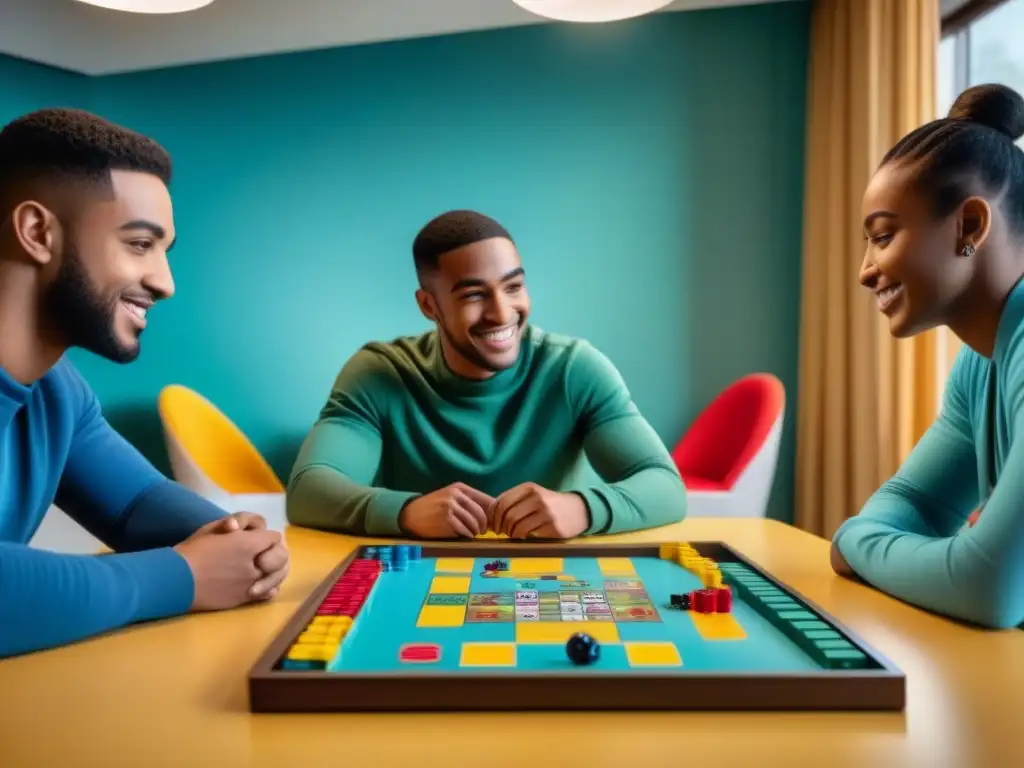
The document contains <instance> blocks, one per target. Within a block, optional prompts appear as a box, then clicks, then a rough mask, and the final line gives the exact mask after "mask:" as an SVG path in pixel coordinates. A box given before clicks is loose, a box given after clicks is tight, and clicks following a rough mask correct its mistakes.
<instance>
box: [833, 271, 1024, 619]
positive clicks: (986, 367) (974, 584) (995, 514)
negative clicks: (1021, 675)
mask: <svg viewBox="0 0 1024 768" xmlns="http://www.w3.org/2000/svg"><path fill="white" fill-rule="evenodd" d="M978 508H983V512H982V513H981V515H980V517H979V519H978V521H977V523H976V524H975V525H973V526H971V527H967V526H965V523H966V521H967V518H968V516H969V515H970V514H971V512H973V511H974V510H975V509H978ZM833 541H834V544H835V546H837V547H838V549H839V551H840V552H841V553H842V555H843V557H844V558H845V559H846V562H847V563H848V564H849V566H850V568H852V569H853V571H854V572H855V573H856V574H857V575H858V576H859V577H860V578H862V579H864V580H865V581H866V582H868V583H869V584H871V585H873V586H875V587H876V588H878V589H880V590H883V591H885V592H887V593H889V594H891V595H893V596H894V597H897V598H900V599H902V600H904V601H906V602H909V603H911V604H914V605H916V606H919V607H921V608H924V609H926V610H930V611H933V612H935V613H939V614H943V615H946V616H950V617H953V618H956V619H960V620H964V621H968V622H971V623H974V624H978V625H981V626H984V627H990V628H1009V627H1017V626H1020V625H1021V624H1022V622H1024V282H1022V283H1019V284H1018V285H1017V287H1016V288H1015V289H1014V290H1013V291H1012V292H1011V294H1010V296H1009V297H1008V299H1007V302H1006V305H1005V307H1004V309H1003V313H1002V316H1001V318H1000V322H999V326H998V330H997V336H996V344H995V348H994V350H993V355H992V358H991V359H989V358H987V357H985V356H983V355H980V354H978V353H977V352H975V351H974V350H972V349H970V348H968V347H966V346H965V347H964V348H963V349H962V350H961V352H960V354H959V355H958V356H957V359H956V361H955V363H954V365H953V369H952V372H951V373H950V376H949V379H948V381H947V384H946V391H945V394H944V396H943V402H942V407H941V410H940V414H939V416H938V418H937V419H936V421H935V423H934V424H933V425H932V426H931V427H930V428H929V429H928V431H927V432H926V433H925V435H924V437H923V438H922V439H921V440H920V442H919V443H918V444H917V446H916V447H915V448H914V450H913V452H912V453H911V455H910V456H909V457H908V458H907V460H906V462H905V463H904V464H903V466H902V467H901V468H900V469H899V471H898V472H897V473H896V475H894V476H893V477H892V479H890V480H889V481H888V482H886V483H885V484H884V485H883V486H882V487H881V488H880V489H879V490H878V491H877V492H876V493H875V494H874V495H873V496H872V497H871V498H870V499H869V500H868V502H867V504H866V505H865V506H864V508H863V509H862V510H861V512H860V514H858V515H857V516H855V517H853V518H850V519H849V520H847V521H846V522H845V523H843V525H842V526H841V527H840V528H839V530H838V531H837V532H836V534H835V537H834V539H833Z"/></svg>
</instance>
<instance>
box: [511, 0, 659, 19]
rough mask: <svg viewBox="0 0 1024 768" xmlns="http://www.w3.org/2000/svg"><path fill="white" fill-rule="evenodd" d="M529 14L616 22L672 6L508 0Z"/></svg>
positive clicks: (609, 0) (647, 1)
mask: <svg viewBox="0 0 1024 768" xmlns="http://www.w3.org/2000/svg"><path fill="white" fill-rule="evenodd" d="M512 2H513V3H515V4H516V5H518V6H519V7H521V8H525V9H526V10H528V11H530V13H535V14H537V15H538V16H544V17H545V18H548V19H555V20H557V21H582V22H595V21H619V20H621V19H631V18H633V17H635V16H643V15H644V14H646V13H653V12H654V11H658V10H661V9H662V8H666V7H668V6H670V5H672V3H673V0H512Z"/></svg>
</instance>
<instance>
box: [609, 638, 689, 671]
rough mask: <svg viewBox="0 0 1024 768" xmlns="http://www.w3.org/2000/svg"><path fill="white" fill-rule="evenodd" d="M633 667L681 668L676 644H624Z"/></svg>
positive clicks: (681, 661)
mask: <svg viewBox="0 0 1024 768" xmlns="http://www.w3.org/2000/svg"><path fill="white" fill-rule="evenodd" d="M623 645H624V647H625V649H626V658H627V659H628V660H629V666H631V667H681V666H683V660H682V658H681V657H680V656H679V649H678V648H676V646H675V643H623Z"/></svg>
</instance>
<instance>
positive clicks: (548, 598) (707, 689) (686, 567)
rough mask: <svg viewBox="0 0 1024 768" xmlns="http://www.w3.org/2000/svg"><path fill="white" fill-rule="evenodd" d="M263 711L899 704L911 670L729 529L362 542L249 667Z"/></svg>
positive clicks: (256, 704) (254, 704)
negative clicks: (726, 539)
mask: <svg viewBox="0 0 1024 768" xmlns="http://www.w3.org/2000/svg"><path fill="white" fill-rule="evenodd" d="M249 693H250V708H251V709H252V711H254V712H324V711H364V712H365V711H403V710H404V711H414V710H511V709H518V710H522V709H535V710H550V709H572V710H583V709H590V710H593V709H606V710H634V709H675V710H720V709H746V710H765V709H768V710H784V709H790V710H806V709H821V710H837V709H847V710H849V709H856V710H902V709H903V707H904V702H905V678H904V675H903V673H902V672H901V671H900V670H899V669H897V668H896V667H895V666H894V665H893V664H891V663H890V662H889V661H888V660H887V659H885V658H883V657H882V656H881V655H879V653H878V652H876V651H875V650H873V649H871V648H869V647H868V646H867V645H866V644H865V643H864V642H863V641H862V640H860V639H859V638H857V637H856V636H855V635H854V634H853V633H852V632H850V631H849V630H847V629H845V628H844V627H842V626H841V625H840V624H839V623H838V622H837V621H836V620H835V619H833V618H831V617H830V616H828V615H827V614H826V613H825V612H824V611H822V610H821V609H819V608H817V607H816V606H814V605H813V604H812V603H810V602H809V601H808V600H806V599H804V598H803V597H801V596H800V595H799V594H797V593H796V592H794V591H793V590H791V589H789V588H787V587H785V586H784V585H782V584H781V583H779V582H778V581H776V580H775V579H773V578H772V577H771V576H769V575H768V574H767V573H765V572H764V571H763V570H762V569H760V568H759V567H757V566H756V565H755V564H753V563H752V562H750V561H749V560H747V559H746V558H744V557H742V556H741V555H740V554H739V553H737V552H735V551H734V550H732V549H731V548H729V547H728V546H726V545H724V544H722V543H718V542H683V543H663V544H653V545H625V544H618V545H603V546H600V545H575V546H567V545H561V544H525V543H524V544H518V543H511V542H510V543H500V542H494V543H483V542H474V543H466V544H438V545H423V546H420V545H405V544H401V545H394V546H361V547H358V548H357V549H356V550H355V551H354V552H353V553H352V554H351V555H350V556H349V557H347V558H346V559H345V560H344V561H342V562H341V563H340V564H339V565H338V567H337V568H336V569H335V570H334V571H333V572H332V573H331V574H330V575H329V576H328V577H327V578H326V579H324V581H323V582H322V583H321V584H320V586H319V587H318V588H317V589H316V590H315V591H314V592H313V594H312V595H311V596H310V597H309V598H308V599H307V600H306V602H305V603H304V604H303V605H302V606H301V607H300V608H299V610H298V611H297V612H296V614H295V615H294V616H293V617H292V619H291V621H289V623H288V624H287V626H286V627H285V628H284V629H283V630H282V631H281V632H280V634H279V635H278V636H277V637H276V638H275V639H274V640H273V642H272V643H271V644H270V646H269V647H268V648H267V649H266V651H265V653H264V654H263V655H262V657H261V658H260V659H259V660H258V661H257V663H256V664H255V666H254V667H253V669H252V670H251V671H250V675H249Z"/></svg>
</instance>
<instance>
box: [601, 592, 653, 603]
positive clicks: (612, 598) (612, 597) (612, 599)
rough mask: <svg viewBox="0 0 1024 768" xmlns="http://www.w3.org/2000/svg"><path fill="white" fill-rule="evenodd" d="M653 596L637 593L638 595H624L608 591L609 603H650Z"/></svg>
mask: <svg viewBox="0 0 1024 768" xmlns="http://www.w3.org/2000/svg"><path fill="white" fill-rule="evenodd" d="M650 602H651V598H650V597H648V596H647V595H637V596H636V597H632V596H628V595H624V596H622V597H620V596H618V595H616V594H615V593H614V592H609V593H608V604H609V605H622V606H628V605H649V604H650Z"/></svg>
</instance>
